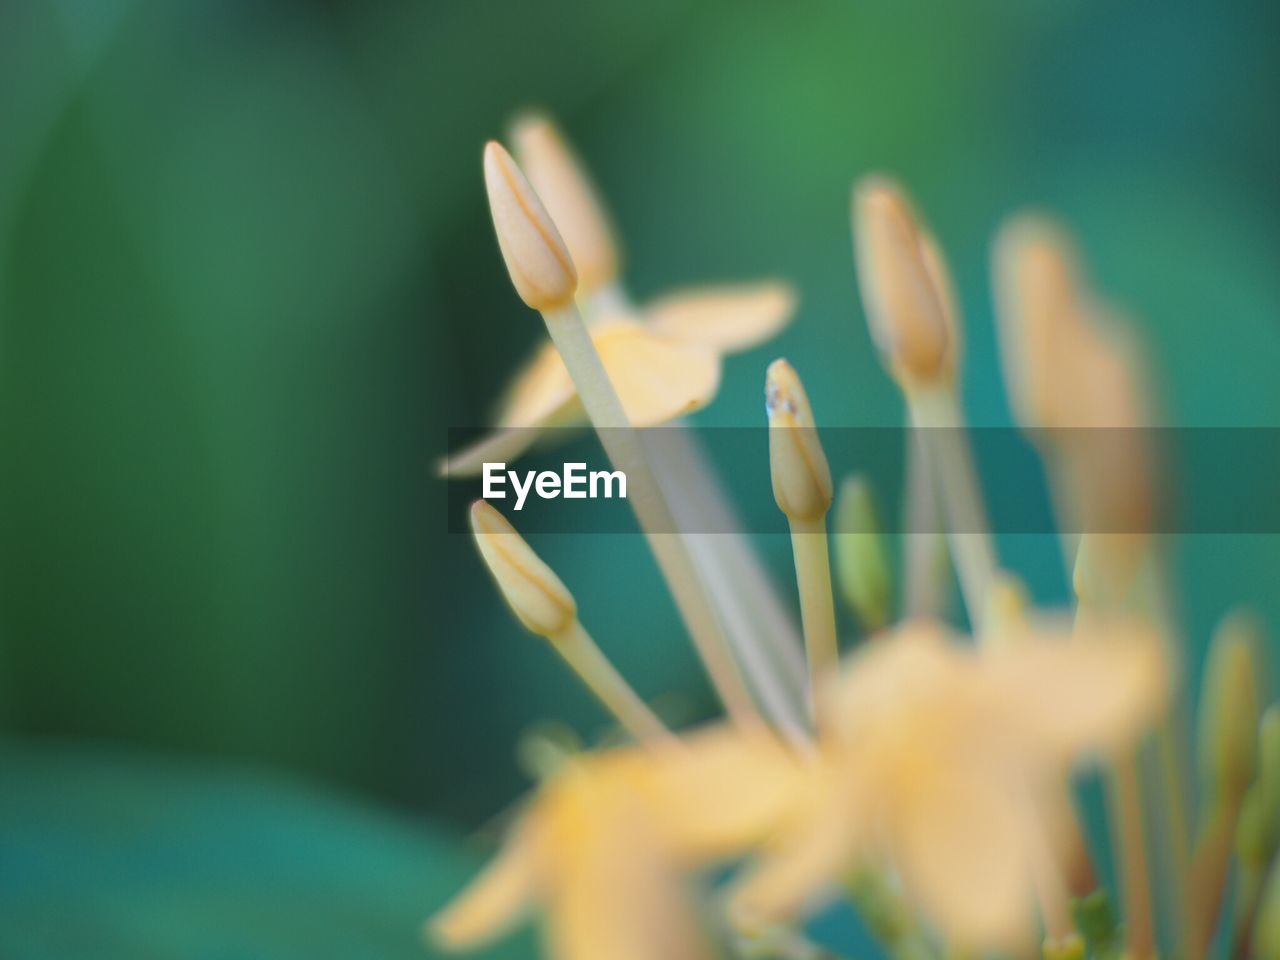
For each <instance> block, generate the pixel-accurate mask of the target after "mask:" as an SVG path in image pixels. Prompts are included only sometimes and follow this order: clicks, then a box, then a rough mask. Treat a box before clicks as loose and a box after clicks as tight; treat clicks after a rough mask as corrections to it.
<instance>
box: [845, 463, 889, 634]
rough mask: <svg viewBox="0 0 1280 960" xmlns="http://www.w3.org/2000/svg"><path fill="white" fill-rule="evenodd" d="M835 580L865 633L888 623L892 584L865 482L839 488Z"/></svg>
mask: <svg viewBox="0 0 1280 960" xmlns="http://www.w3.org/2000/svg"><path fill="white" fill-rule="evenodd" d="M835 521H836V522H835V554H836V579H837V582H838V584H839V587H840V595H841V596H842V597H844V600H845V602H846V603H847V604H848V605H849V607H850V609H852V610H853V612H854V615H855V616H857V618H858V621H859V622H860V623H861V624H862V625H863V627H865V628H866V629H867V630H879V629H880V628H881V627H883V626H884V625H885V624H886V623H888V622H889V616H890V605H891V604H892V602H893V600H892V593H893V582H892V576H891V574H890V573H889V561H888V558H887V557H886V555H885V546H884V539H883V537H881V535H880V524H879V522H878V521H877V519H876V508H875V501H874V500H873V498H872V496H871V487H870V486H869V485H868V483H867V481H866V479H865V478H863V477H861V476H857V475H854V476H850V477H846V478H845V479H844V482H843V483H841V484H840V495H839V498H838V499H837V500H836V517H835Z"/></svg>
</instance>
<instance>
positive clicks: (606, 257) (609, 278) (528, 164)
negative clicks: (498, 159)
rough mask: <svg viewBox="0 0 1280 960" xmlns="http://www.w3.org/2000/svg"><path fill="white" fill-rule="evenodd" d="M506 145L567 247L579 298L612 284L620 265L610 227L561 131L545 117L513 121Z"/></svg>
mask: <svg viewBox="0 0 1280 960" xmlns="http://www.w3.org/2000/svg"><path fill="white" fill-rule="evenodd" d="M511 141H512V143H513V144H514V145H515V151H516V156H517V157H519V158H520V166H521V168H523V170H524V172H525V175H526V176H528V178H529V182H530V183H532V184H533V187H534V189H535V190H537V191H538V197H539V198H540V199H541V200H542V202H543V203H544V204H546V207H547V211H548V212H549V213H550V214H551V219H552V220H554V221H555V224H556V226H557V227H558V228H559V230H560V236H561V237H563V238H564V242H565V245H566V246H567V247H568V248H569V254H570V256H572V257H573V264H574V266H575V267H576V268H577V270H578V283H579V287H580V289H581V291H582V293H584V294H589V293H592V292H593V291H595V290H598V289H600V288H601V287H603V286H607V285H608V284H610V283H612V282H613V281H614V280H615V279H616V278H617V276H618V260H619V258H618V248H617V244H616V242H615V240H614V230H613V226H612V224H611V223H610V222H609V218H608V216H607V215H606V214H605V211H604V206H603V205H602V204H601V202H600V197H599V194H598V193H597V192H596V189H595V187H594V185H593V184H592V183H591V181H590V180H589V179H588V178H587V175H586V173H585V172H584V171H583V169H582V166H581V165H580V164H579V163H578V159H577V158H576V157H575V156H574V154H573V151H572V150H570V149H569V147H568V145H567V144H566V143H565V141H564V139H563V138H562V137H561V136H560V131H559V130H557V129H556V127H555V125H554V124H553V123H552V122H551V121H550V120H548V119H547V118H546V117H543V116H538V115H534V114H530V115H526V116H523V117H521V118H519V119H518V120H517V121H516V123H515V125H514V127H513V128H512V131H511Z"/></svg>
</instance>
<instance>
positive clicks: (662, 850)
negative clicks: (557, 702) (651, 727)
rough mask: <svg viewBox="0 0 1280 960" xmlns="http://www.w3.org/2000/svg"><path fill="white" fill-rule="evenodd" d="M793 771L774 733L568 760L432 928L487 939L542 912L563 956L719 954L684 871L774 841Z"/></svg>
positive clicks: (715, 736)
mask: <svg viewBox="0 0 1280 960" xmlns="http://www.w3.org/2000/svg"><path fill="white" fill-rule="evenodd" d="M792 763H793V761H792V760H791V757H790V755H789V754H788V753H787V752H786V751H785V750H784V749H783V748H782V747H781V746H780V745H779V744H778V743H777V742H776V741H774V740H772V739H771V738H769V737H768V736H767V735H765V734H758V735H750V736H748V735H743V734H741V733H736V732H734V731H733V730H731V729H729V728H727V727H719V728H716V729H713V730H709V731H706V732H703V733H700V734H695V735H693V736H691V737H688V738H686V739H685V740H683V741H681V742H680V743H679V744H675V743H672V744H669V745H662V746H655V747H653V748H650V749H639V748H636V749H626V750H615V751H610V752H607V753H600V754H595V755H586V756H582V757H578V758H574V759H571V760H569V761H566V763H565V764H564V766H563V767H562V768H561V769H560V770H559V771H558V772H557V773H556V774H555V775H554V776H552V777H551V778H550V779H549V780H548V781H547V782H546V783H545V784H544V785H543V786H542V788H541V789H540V790H539V791H538V793H537V795H536V796H535V797H534V799H533V801H532V802H531V804H530V805H529V806H528V807H527V808H526V810H525V812H524V813H523V815H522V816H521V818H520V820H519V822H518V823H517V824H516V826H515V827H514V829H513V831H512V833H511V834H510V836H509V837H508V839H507V842H506V844H505V846H504V847H503V849H502V851H501V852H500V853H499V854H498V856H497V858H496V859H495V860H494V861H493V862H492V863H491V864H490V865H489V866H488V867H487V868H486V869H485V870H484V872H482V873H481V874H480V876H479V877H478V878H477V879H476V880H475V881H474V882H473V883H472V884H471V886H470V887H469V888H467V889H466V890H464V891H463V892H462V893H461V894H460V895H459V896H458V898H457V899H455V900H454V901H453V902H452V903H450V904H449V905H448V906H446V907H445V908H444V910H442V911H441V912H440V913H439V914H437V915H436V916H435V917H434V918H433V919H432V920H431V921H430V923H429V925H428V932H429V934H430V936H431V937H432V939H433V940H434V941H435V942H436V943H437V944H439V945H440V946H442V947H445V948H448V949H462V948H466V947H470V946H474V945H479V944H481V943H483V942H485V941H487V940H490V939H492V938H493V937H495V936H497V935H498V934H500V933H501V932H503V931H504V930H505V929H506V928H507V927H508V926H510V925H511V924H512V923H514V922H515V921H516V920H518V919H520V917H521V916H522V914H523V913H524V912H525V910H526V909H527V908H528V907H531V906H533V905H534V904H541V905H542V906H543V907H544V908H545V913H546V921H547V922H546V934H547V939H548V944H549V947H550V952H551V955H552V956H554V957H556V958H557V960H604V958H608V960H695V958H698V960H700V958H703V957H708V956H709V952H708V951H707V949H706V946H705V944H704V941H703V937H702V935H701V931H700V930H699V924H698V921H697V918H696V915H695V910H694V905H693V901H692V900H690V899H689V898H688V897H687V896H686V895H685V893H686V891H685V888H684V884H685V879H684V875H685V874H686V873H688V872H689V871H691V870H694V869H696V868H698V867H699V866H702V865H705V864H708V863H713V862H715V861H718V860H723V859H726V858H730V857H735V856H738V855H740V854H742V853H743V852H744V851H745V850H747V849H749V848H750V847H751V846H753V845H755V844H757V843H759V842H760V841H761V840H762V839H763V837H764V834H765V832H766V831H767V830H768V829H769V827H770V826H771V825H772V824H773V823H774V822H776V820H777V818H778V816H779V815H780V813H781V812H782V811H783V810H784V809H786V807H787V806H788V805H789V795H790V791H791V790H792V789H793V788H794V784H795V783H796V778H795V777H794V776H792V775H791V774H790V769H791V766H792Z"/></svg>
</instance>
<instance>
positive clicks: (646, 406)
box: [592, 323, 720, 427]
mask: <svg viewBox="0 0 1280 960" xmlns="http://www.w3.org/2000/svg"><path fill="white" fill-rule="evenodd" d="M592 340H593V341H594V342H595V345H596V350H597V352H599V354H600V359H601V361H602V362H603V363H604V369H605V372H606V373H608V374H609V380H610V381H611V382H612V383H613V388H614V390H616V391H617V393H618V397H619V398H620V399H621V400H622V406H623V408H624V409H625V410H626V412H627V419H628V420H629V421H630V422H631V425H632V426H635V427H652V426H657V425H658V424H662V423H666V422H667V421H669V420H674V419H675V418H677V417H680V416H683V415H684V414H686V413H692V412H693V411H694V410H699V409H701V408H702V407H705V406H706V405H707V404H708V403H710V402H711V400H712V398H713V397H714V396H715V395H716V391H717V390H719V389H720V358H719V356H718V355H717V354H716V353H715V351H713V350H711V349H710V348H709V347H704V346H701V345H699V344H691V343H682V342H680V341H678V340H673V339H671V338H669V337H664V336H661V335H659V334H656V333H651V332H650V331H649V330H647V329H645V328H644V327H643V326H640V325H639V324H633V323H611V324H608V325H603V324H602V325H601V326H600V327H599V328H598V329H597V331H595V332H593V333H592Z"/></svg>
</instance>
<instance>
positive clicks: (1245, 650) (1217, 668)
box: [1199, 613, 1260, 800]
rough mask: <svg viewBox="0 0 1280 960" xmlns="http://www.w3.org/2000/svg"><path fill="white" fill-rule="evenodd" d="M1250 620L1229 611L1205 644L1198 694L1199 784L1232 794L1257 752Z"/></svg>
mask: <svg viewBox="0 0 1280 960" xmlns="http://www.w3.org/2000/svg"><path fill="white" fill-rule="evenodd" d="M1259 640H1260V637H1259V629H1258V626H1257V624H1256V623H1254V621H1253V620H1252V619H1251V618H1249V617H1247V616H1245V615H1243V614H1239V613H1237V614H1233V615H1231V616H1229V617H1227V618H1226V619H1225V620H1223V621H1222V623H1221V624H1219V625H1218V629H1217V630H1216V631H1215V632H1214V636H1213V641H1212V643H1211V644H1210V647H1209V660H1208V664H1207V666H1206V668H1205V674H1204V688H1203V692H1202V694H1201V698H1200V716H1199V720H1200V743H1199V747H1200V749H1199V754H1200V757H1199V759H1200V768H1201V776H1202V778H1203V780H1204V784H1205V788H1206V790H1208V791H1209V792H1210V794H1211V795H1213V796H1215V797H1217V798H1219V799H1224V798H1236V799H1237V800H1238V799H1239V797H1240V796H1241V795H1242V794H1243V793H1244V791H1245V790H1246V789H1248V787H1249V785H1250V784H1251V783H1252V782H1253V777H1254V773H1255V770H1256V768H1257V757H1258V668H1259V664H1258V646H1259Z"/></svg>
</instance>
